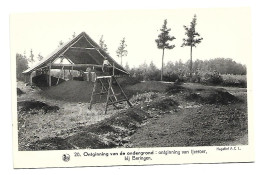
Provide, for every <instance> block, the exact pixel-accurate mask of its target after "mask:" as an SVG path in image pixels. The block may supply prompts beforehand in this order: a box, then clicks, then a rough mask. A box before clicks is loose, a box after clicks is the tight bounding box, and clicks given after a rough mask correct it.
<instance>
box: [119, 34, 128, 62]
mask: <svg viewBox="0 0 260 175" xmlns="http://www.w3.org/2000/svg"><path fill="white" fill-rule="evenodd" d="M126 47H127V45H126V43H125V38H123V39H122V40H121V41H120V44H119V47H118V49H117V51H116V55H117V57H119V58H121V66H122V65H123V63H122V57H124V56H127V54H128V51H127V50H126Z"/></svg>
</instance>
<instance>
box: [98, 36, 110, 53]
mask: <svg viewBox="0 0 260 175" xmlns="http://www.w3.org/2000/svg"><path fill="white" fill-rule="evenodd" d="M99 46H100V47H101V49H103V50H104V51H105V52H106V53H107V54H108V51H107V45H106V44H105V41H104V40H103V35H102V36H101V38H100V40H99Z"/></svg>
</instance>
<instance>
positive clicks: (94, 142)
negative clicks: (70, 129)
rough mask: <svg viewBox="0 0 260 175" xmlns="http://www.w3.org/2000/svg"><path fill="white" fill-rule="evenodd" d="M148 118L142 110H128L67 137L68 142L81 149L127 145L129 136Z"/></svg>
mask: <svg viewBox="0 0 260 175" xmlns="http://www.w3.org/2000/svg"><path fill="white" fill-rule="evenodd" d="M148 118H150V115H149V114H148V113H146V112H144V111H143V110H141V109H139V108H129V109H127V110H124V111H120V112H119V113H116V114H115V115H113V116H112V117H110V118H107V119H105V120H103V121H101V122H99V123H97V124H93V125H91V126H90V127H88V128H86V129H85V130H84V132H82V133H78V134H75V135H73V136H71V137H69V138H68V142H69V143H70V144H72V143H73V145H75V146H76V147H78V148H82V149H85V148H94V149H95V148H96V149H97V148H114V147H118V146H123V145H125V144H127V143H128V139H129V136H131V135H132V134H134V133H135V132H136V130H137V128H139V127H140V126H141V125H142V124H143V123H144V122H145V121H146V120H147V119H148ZM82 140H84V142H82Z"/></svg>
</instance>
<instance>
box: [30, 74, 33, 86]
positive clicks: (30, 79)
mask: <svg viewBox="0 0 260 175" xmlns="http://www.w3.org/2000/svg"><path fill="white" fill-rule="evenodd" d="M32 73H33V72H31V73H30V75H29V76H30V78H29V83H30V85H31V86H32V84H33V82H32Z"/></svg>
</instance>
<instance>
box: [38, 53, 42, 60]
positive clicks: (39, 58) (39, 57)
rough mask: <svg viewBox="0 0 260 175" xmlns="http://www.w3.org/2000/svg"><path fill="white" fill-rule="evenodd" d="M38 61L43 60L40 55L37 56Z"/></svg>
mask: <svg viewBox="0 0 260 175" xmlns="http://www.w3.org/2000/svg"><path fill="white" fill-rule="evenodd" d="M37 58H38V60H39V61H41V60H42V59H43V56H42V55H41V53H39V54H38V57H37Z"/></svg>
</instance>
